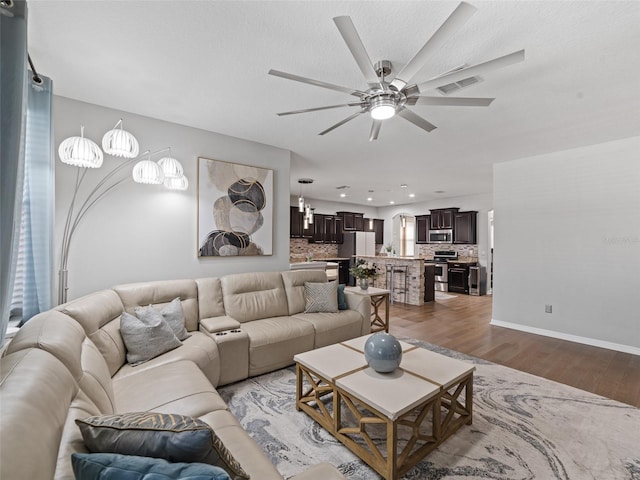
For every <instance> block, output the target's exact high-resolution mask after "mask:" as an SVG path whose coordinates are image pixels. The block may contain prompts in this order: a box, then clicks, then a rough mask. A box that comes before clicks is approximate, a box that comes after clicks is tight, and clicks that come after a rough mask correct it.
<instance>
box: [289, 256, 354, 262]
mask: <svg viewBox="0 0 640 480" xmlns="http://www.w3.org/2000/svg"><path fill="white" fill-rule="evenodd" d="M343 260H351V259H350V258H341V257H313V259H312V260H311V261H312V262H341V261H343ZM289 263H308V262H307V261H306V259H305V258H304V257H302V258H298V257H296V258H289Z"/></svg>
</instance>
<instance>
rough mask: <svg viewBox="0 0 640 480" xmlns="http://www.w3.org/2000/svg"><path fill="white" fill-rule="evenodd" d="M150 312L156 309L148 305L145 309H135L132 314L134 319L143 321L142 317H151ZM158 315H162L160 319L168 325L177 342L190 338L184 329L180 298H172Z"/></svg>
mask: <svg viewBox="0 0 640 480" xmlns="http://www.w3.org/2000/svg"><path fill="white" fill-rule="evenodd" d="M152 310H153V311H156V307H154V306H153V305H149V306H147V307H136V308H135V310H134V312H135V314H136V317H138V318H139V319H141V320H143V317H145V316H146V315H153V312H151V311H152ZM160 315H162V318H164V319H165V321H166V322H167V323H168V324H169V326H170V327H171V330H173V333H174V334H175V336H176V337H178V340H186V339H187V338H189V337H190V336H191V335H189V332H187V329H186V328H185V327H184V312H183V311H182V303H180V297H176V298H174V299H173V300H171V302H170V303H168V304H167V305H165V306H164V307H163V308H162V309H161V310H160Z"/></svg>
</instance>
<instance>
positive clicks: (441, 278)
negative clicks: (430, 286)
mask: <svg viewBox="0 0 640 480" xmlns="http://www.w3.org/2000/svg"><path fill="white" fill-rule="evenodd" d="M457 259H458V252H455V251H453V250H436V251H435V252H433V261H434V263H435V267H436V268H435V285H434V289H435V290H438V291H440V292H448V291H449V273H448V268H449V264H448V263H447V262H448V261H449V260H457Z"/></svg>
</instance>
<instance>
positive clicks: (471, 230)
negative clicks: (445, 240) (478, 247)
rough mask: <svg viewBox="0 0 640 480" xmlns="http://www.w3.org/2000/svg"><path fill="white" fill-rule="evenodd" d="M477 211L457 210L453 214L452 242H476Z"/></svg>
mask: <svg viewBox="0 0 640 480" xmlns="http://www.w3.org/2000/svg"><path fill="white" fill-rule="evenodd" d="M477 217H478V212H474V211H472V212H457V213H455V214H454V216H453V243H470V244H474V243H477V242H476V219H477Z"/></svg>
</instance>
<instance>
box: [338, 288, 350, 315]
mask: <svg viewBox="0 0 640 480" xmlns="http://www.w3.org/2000/svg"><path fill="white" fill-rule="evenodd" d="M344 287H345V285H344V283H340V284H338V310H346V309H348V308H349V306H348V305H347V299H346V298H345V296H344Z"/></svg>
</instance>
